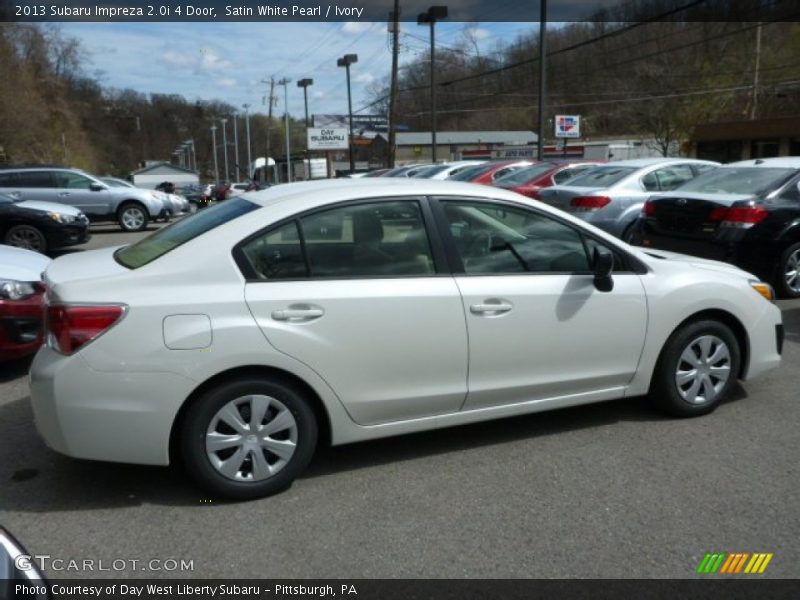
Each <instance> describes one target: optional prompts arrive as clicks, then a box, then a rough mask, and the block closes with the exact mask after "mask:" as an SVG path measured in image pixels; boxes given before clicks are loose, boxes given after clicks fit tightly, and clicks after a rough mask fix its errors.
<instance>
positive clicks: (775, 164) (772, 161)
mask: <svg viewBox="0 0 800 600" xmlns="http://www.w3.org/2000/svg"><path fill="white" fill-rule="evenodd" d="M722 166H723V167H772V168H778V169H800V156H778V157H775V158H752V159H750V160H740V161H737V162H732V163H728V164H727V165H722Z"/></svg>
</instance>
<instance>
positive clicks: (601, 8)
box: [0, 0, 800, 22]
mask: <svg viewBox="0 0 800 600" xmlns="http://www.w3.org/2000/svg"><path fill="white" fill-rule="evenodd" d="M543 1H544V2H546V5H545V9H546V20H547V21H550V22H570V21H573V22H576V21H578V22H579V21H587V22H588V21H591V22H642V21H650V20H661V21H664V20H674V21H718V22H720V21H752V22H756V21H797V20H800V4H798V2H797V0H437V7H438V6H442V7H446V8H447V14H446V16H445V17H441V14H442V13H441V12H440V13H438V14H439V16H437V17H436V18H437V19H439V20H441V19H442V18H444V19H447V20H449V21H455V22H475V21H477V22H538V21H539V20H540V15H541V12H540V11H541V8H542V5H541V2H543ZM394 4H395V2H394V0H333V1H331V0H239V1H237V2H230V3H229V2H226V1H225V0H188V1H187V0H149V1H144V2H142V1H137V0H74V1H64V0H0V20H2V21H27V22H58V21H97V22H103V21H116V22H137V21H138V22H147V21H156V22H157V21H171V22H203V21H205V22H213V21H247V22H252V21H367V22H381V21H387V20H388V19H389V14H390V12H392V11H393V10H394ZM432 4H433V0H400V2H399V6H400V20H401V21H413V22H416V21H417V19H418V17H419V16H420V15H421V14H422V13H425V12H427V11H428V9H429V8H430V7H431V5H432Z"/></svg>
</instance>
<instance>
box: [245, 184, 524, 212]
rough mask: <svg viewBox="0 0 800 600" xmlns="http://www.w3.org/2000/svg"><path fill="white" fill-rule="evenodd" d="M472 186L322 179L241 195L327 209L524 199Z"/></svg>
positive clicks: (257, 200) (259, 201)
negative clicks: (424, 199)
mask: <svg viewBox="0 0 800 600" xmlns="http://www.w3.org/2000/svg"><path fill="white" fill-rule="evenodd" d="M484 188H486V186H477V185H475V184H472V183H462V182H460V181H449V180H437V179H413V178H392V177H387V178H382V177H374V178H367V179H321V180H317V181H302V182H297V183H284V184H280V185H274V186H272V187H270V188H267V189H265V190H258V191H254V192H246V193H244V194H242V195H241V196H240V198H244V199H246V200H249V201H251V202H255V203H256V204H259V205H261V206H267V205H271V204H275V203H277V202H282V201H284V200H291V199H295V198H297V197H301V198H304V199H305V198H311V197H312V196H315V197H314V200H316V201H315V202H313V204H314V205H315V206H325V205H327V204H330V203H332V202H336V201H341V200H351V199H352V200H357V199H361V198H364V199H368V198H381V197H387V196H389V197H391V196H414V195H419V196H438V195H443V196H465V197H474V196H481V197H489V196H491V197H496V198H502V199H507V200H514V201H517V202H519V201H520V200H523V198H522V197H521V196H519V195H518V194H515V193H513V192H508V191H506V190H502V189H500V188H488V189H484Z"/></svg>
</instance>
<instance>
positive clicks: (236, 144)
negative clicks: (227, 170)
mask: <svg viewBox="0 0 800 600" xmlns="http://www.w3.org/2000/svg"><path fill="white" fill-rule="evenodd" d="M233 164H234V169H233V172H234V173H235V174H236V175H235V177H234V179H236V180H237V181H238V180H239V173H240V171H239V126H238V125H237V123H236V113H235V112H234V113H233Z"/></svg>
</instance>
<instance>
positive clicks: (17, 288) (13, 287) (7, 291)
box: [0, 279, 36, 300]
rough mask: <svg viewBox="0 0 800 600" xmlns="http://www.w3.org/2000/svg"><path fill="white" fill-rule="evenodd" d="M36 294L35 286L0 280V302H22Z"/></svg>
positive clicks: (11, 280)
mask: <svg viewBox="0 0 800 600" xmlns="http://www.w3.org/2000/svg"><path fill="white" fill-rule="evenodd" d="M35 293H36V286H35V284H33V283H29V282H27V281H14V280H13V279H0V300H24V299H25V298H30V297H31V296H33V295H34V294H35Z"/></svg>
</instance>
